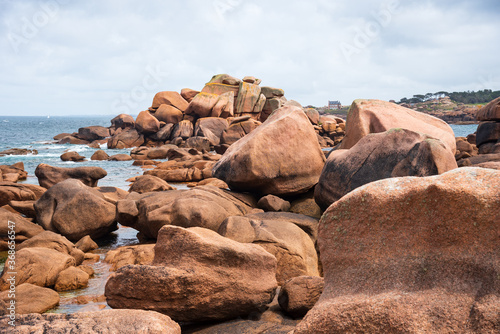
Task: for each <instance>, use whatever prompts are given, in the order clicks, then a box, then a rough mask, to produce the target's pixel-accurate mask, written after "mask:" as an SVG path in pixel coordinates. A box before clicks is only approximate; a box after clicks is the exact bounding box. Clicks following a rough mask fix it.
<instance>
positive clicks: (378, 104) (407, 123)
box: [340, 100, 455, 154]
mask: <svg viewBox="0 0 500 334" xmlns="http://www.w3.org/2000/svg"><path fill="white" fill-rule="evenodd" d="M393 128H402V129H407V130H411V131H415V132H421V133H425V134H427V135H429V136H431V137H434V138H437V139H440V140H441V141H443V143H445V144H446V145H447V146H448V147H449V149H450V150H451V151H452V153H453V154H455V134H454V133H453V130H452V129H451V127H450V126H449V125H448V124H446V122H444V121H442V120H440V119H438V118H435V117H432V116H429V115H426V114H423V113H420V112H417V111H414V110H411V109H408V108H405V107H401V106H398V105H397V104H394V103H391V102H385V101H380V100H355V101H354V102H353V103H352V105H351V108H350V109H349V114H348V115H347V121H346V129H345V138H344V139H343V140H342V144H341V145H340V148H341V149H350V148H351V147H353V146H354V145H356V143H357V142H358V141H359V140H360V139H361V138H363V137H365V136H366V135H368V134H369V133H378V132H384V131H387V130H389V129H393Z"/></svg>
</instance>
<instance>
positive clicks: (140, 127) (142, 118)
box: [135, 110, 160, 134]
mask: <svg viewBox="0 0 500 334" xmlns="http://www.w3.org/2000/svg"><path fill="white" fill-rule="evenodd" d="M135 128H136V129H137V131H138V132H139V133H143V134H151V133H156V132H158V131H159V130H160V122H159V121H158V120H157V119H156V117H154V116H153V115H151V113H150V112H149V110H144V111H141V112H140V113H139V115H137V118H136V120H135Z"/></svg>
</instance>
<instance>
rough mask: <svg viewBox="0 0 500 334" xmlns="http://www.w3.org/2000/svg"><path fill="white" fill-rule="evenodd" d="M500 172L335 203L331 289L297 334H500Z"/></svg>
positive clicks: (325, 239) (323, 242)
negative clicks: (343, 333)
mask: <svg viewBox="0 0 500 334" xmlns="http://www.w3.org/2000/svg"><path fill="white" fill-rule="evenodd" d="M499 173H500V172H499V171H496V170H491V169H481V168H459V169H454V170H452V171H450V172H447V173H444V174H442V175H438V176H430V177H423V178H416V177H403V178H391V179H386V180H380V181H377V182H372V183H370V184H368V185H365V186H364V187H361V188H358V189H356V190H354V191H352V192H351V193H349V194H348V195H346V196H344V197H343V198H342V199H340V200H339V201H337V202H335V203H334V204H333V205H331V206H330V207H329V209H328V210H327V211H326V212H325V214H324V215H323V217H322V219H321V222H320V228H319V237H318V244H319V248H320V254H321V262H322V264H323V269H324V273H325V290H324V292H323V294H322V296H321V298H320V300H319V301H318V303H317V304H316V305H315V306H314V308H313V309H312V310H311V311H309V312H308V314H307V315H306V317H305V318H304V320H303V321H302V322H301V323H300V324H299V326H298V327H297V329H296V330H295V332H294V333H335V332H386V333H392V332H410V333H419V332H422V329H425V331H426V332H429V333H442V332H453V333H464V332H475V333H493V332H495V331H497V330H498V329H499V328H500V322H499V319H498V301H500V292H499V291H500V281H499V280H498V276H499V275H500V266H499V263H500V253H499V252H498V247H497V245H498V233H497V232H498V227H499V226H498V222H499V221H500V198H499V195H498V189H499V188H500V183H499V182H500V174H499ZM495 231H496V232H495ZM346 314H349V317H348V318H346V317H345V315H346Z"/></svg>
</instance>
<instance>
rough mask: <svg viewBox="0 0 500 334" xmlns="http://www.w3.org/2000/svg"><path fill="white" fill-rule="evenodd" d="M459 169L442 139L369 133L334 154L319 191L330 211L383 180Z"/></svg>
mask: <svg viewBox="0 0 500 334" xmlns="http://www.w3.org/2000/svg"><path fill="white" fill-rule="evenodd" d="M454 168H457V163H456V160H455V156H454V155H453V153H452V152H451V150H450V149H449V148H448V147H447V146H446V145H445V144H444V143H443V142H442V141H440V140H439V139H435V138H433V137H430V136H428V135H425V134H422V133H418V132H413V131H410V130H406V129H392V130H389V131H386V132H382V133H374V134H369V135H367V136H365V137H363V138H361V139H360V140H359V141H358V142H357V143H356V145H354V146H353V147H352V148H351V149H349V150H337V151H333V152H332V153H331V154H330V156H329V157H328V160H327V162H326V164H325V167H324V168H323V172H322V173H321V177H320V179H319V183H318V185H317V186H316V188H315V193H314V198H315V200H316V203H318V205H319V206H320V207H321V208H322V209H323V210H326V208H328V206H330V204H332V203H333V202H335V201H337V200H338V199H340V198H341V197H342V196H344V195H345V194H347V193H349V192H350V191H352V190H353V189H356V188H358V187H360V186H362V185H365V184H367V183H370V182H373V181H377V180H380V179H385V178H391V177H400V176H430V175H437V174H442V173H444V172H447V171H449V170H451V169H454Z"/></svg>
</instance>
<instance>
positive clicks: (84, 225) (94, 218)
mask: <svg viewBox="0 0 500 334" xmlns="http://www.w3.org/2000/svg"><path fill="white" fill-rule="evenodd" d="M35 210H36V213H37V218H36V220H37V222H38V224H40V225H41V226H42V227H43V228H45V229H46V230H49V231H53V232H56V233H59V234H62V235H63V236H65V237H66V238H68V239H69V240H72V241H78V240H80V239H81V238H83V237H84V236H86V235H89V236H90V237H92V238H99V237H101V236H103V235H106V234H107V233H109V232H111V231H113V230H115V229H116V220H115V210H116V208H115V205H114V204H111V203H109V202H108V201H107V200H106V199H105V196H104V195H103V194H102V193H101V192H99V191H98V190H96V189H94V188H91V187H87V186H85V185H84V184H83V183H82V182H80V181H79V180H75V179H68V180H65V181H62V182H59V183H57V184H56V185H54V186H52V187H51V188H50V189H49V190H47V191H46V192H45V193H44V194H43V196H42V197H41V198H40V199H39V200H38V201H37V202H36V203H35Z"/></svg>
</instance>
